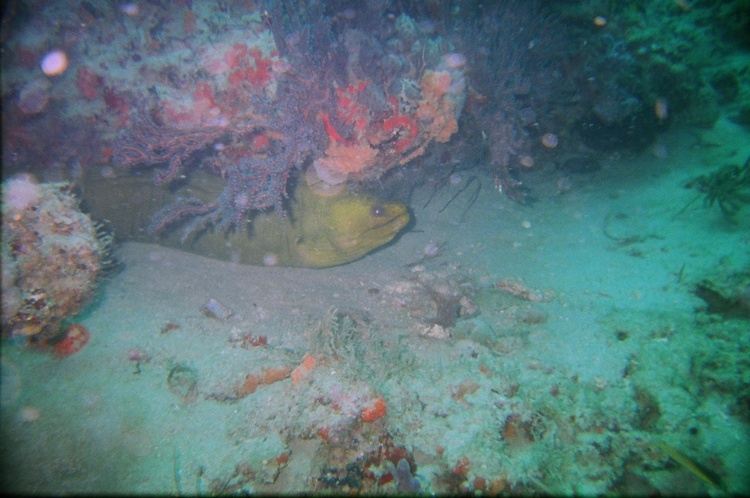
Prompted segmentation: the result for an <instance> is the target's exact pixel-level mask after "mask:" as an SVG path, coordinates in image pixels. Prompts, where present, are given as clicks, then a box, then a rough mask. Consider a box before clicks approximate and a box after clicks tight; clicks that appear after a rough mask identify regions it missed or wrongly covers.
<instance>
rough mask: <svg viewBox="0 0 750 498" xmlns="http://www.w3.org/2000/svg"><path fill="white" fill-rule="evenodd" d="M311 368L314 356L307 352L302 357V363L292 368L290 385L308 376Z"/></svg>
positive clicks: (294, 384) (313, 365)
mask: <svg viewBox="0 0 750 498" xmlns="http://www.w3.org/2000/svg"><path fill="white" fill-rule="evenodd" d="M313 368H315V358H313V357H312V356H310V355H309V354H305V356H303V357H302V363H300V364H299V366H297V368H295V369H294V370H292V374H291V375H292V385H293V386H296V385H297V384H299V383H300V382H301V381H303V380H305V379H307V378H309V377H310V374H311V372H312V370H313Z"/></svg>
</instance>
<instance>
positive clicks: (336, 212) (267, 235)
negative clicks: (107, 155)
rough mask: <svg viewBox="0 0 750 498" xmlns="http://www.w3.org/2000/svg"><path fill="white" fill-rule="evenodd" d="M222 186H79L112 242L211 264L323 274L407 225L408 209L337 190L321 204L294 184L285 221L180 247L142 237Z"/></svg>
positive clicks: (206, 179) (145, 182)
mask: <svg viewBox="0 0 750 498" xmlns="http://www.w3.org/2000/svg"><path fill="white" fill-rule="evenodd" d="M222 184H223V180H221V179H220V178H217V177H215V176H212V175H207V174H201V173H196V174H192V175H191V178H190V181H189V183H187V184H186V185H184V186H182V187H181V188H180V189H178V190H175V191H170V189H166V188H162V187H157V186H155V185H153V183H152V179H151V175H150V174H143V175H136V176H130V175H129V176H122V177H117V178H104V177H102V176H101V174H99V172H97V171H93V172H89V173H87V174H86V175H84V176H83V178H82V179H81V181H80V186H81V198H82V207H83V209H84V210H86V211H88V212H89V213H90V214H91V216H92V217H93V218H94V219H95V220H107V222H108V223H109V224H110V225H111V227H112V229H113V230H114V233H115V238H116V239H117V240H135V241H139V242H155V243H158V244H161V245H165V246H169V247H174V248H178V249H183V250H187V251H190V252H194V253H196V254H201V255H203V256H208V257H211V258H215V259H223V260H228V261H235V262H240V263H248V264H256V265H264V264H265V265H278V266H301V267H308V268H325V267H329V266H336V265H341V264H344V263H348V262H350V261H354V260H355V259H359V258H361V257H362V256H364V255H365V254H367V253H369V252H371V251H373V250H374V249H377V248H378V247H381V246H383V245H384V244H387V243H388V242H390V241H391V240H393V238H394V237H395V236H396V234H397V233H398V232H399V231H400V230H401V229H402V228H404V227H405V226H406V224H407V223H408V222H409V213H408V211H407V209H406V207H405V206H404V205H402V204H399V203H396V202H381V201H380V200H378V199H376V198H374V197H371V196H368V195H364V194H357V193H354V192H351V191H350V190H348V189H344V190H342V191H341V192H340V193H338V194H336V195H333V196H328V197H326V196H320V195H318V194H316V193H314V192H313V191H312V190H311V189H310V187H308V186H307V183H306V182H305V180H304V178H303V179H300V181H299V182H297V186H296V188H295V189H294V192H293V195H292V198H291V199H290V202H289V212H288V213H287V215H286V216H285V217H281V216H279V215H278V214H277V213H275V212H263V213H259V214H257V215H256V216H254V217H253V219H252V222H251V223H250V224H249V225H248V228H249V229H248V230H244V231H241V232H231V231H230V232H227V233H214V232H213V231H211V230H210V229H209V230H204V231H202V232H199V233H196V234H192V235H191V236H190V237H189V238H188V239H187V240H186V241H185V242H184V243H182V242H181V241H180V236H181V234H182V230H181V227H177V228H176V229H174V230H171V231H170V232H169V233H167V234H165V235H163V236H154V235H151V234H149V233H148V232H147V231H146V227H147V226H148V224H149V222H150V220H151V217H152V216H153V214H154V213H156V211H158V210H159V209H160V208H162V207H163V206H165V205H167V204H169V203H170V202H172V201H173V200H174V199H175V198H176V197H177V196H179V195H183V196H196V197H198V198H201V199H205V200H207V201H208V200H210V199H214V198H216V196H217V195H218V192H219V191H220V190H221V187H222Z"/></svg>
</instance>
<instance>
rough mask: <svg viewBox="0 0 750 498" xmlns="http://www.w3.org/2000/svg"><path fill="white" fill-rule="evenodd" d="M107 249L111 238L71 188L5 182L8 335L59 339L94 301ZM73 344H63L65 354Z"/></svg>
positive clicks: (24, 181)
mask: <svg viewBox="0 0 750 498" xmlns="http://www.w3.org/2000/svg"><path fill="white" fill-rule="evenodd" d="M107 249H108V242H107V239H106V238H104V239H103V238H101V237H100V236H98V234H97V229H96V226H95V225H94V223H93V222H92V221H91V219H90V218H89V217H88V216H86V215H84V214H83V213H81V212H80V211H79V210H78V201H77V200H76V198H75V197H74V196H73V193H72V190H71V185H70V184H68V183H46V184H45V183H41V184H40V183H37V182H36V181H35V180H34V179H33V178H32V177H30V176H29V175H22V176H17V177H14V178H11V179H9V180H7V181H6V182H4V183H3V240H2V294H3V309H2V324H3V332H4V334H7V335H10V336H27V337H33V338H34V340H35V341H37V340H41V341H43V340H46V339H49V338H51V337H53V336H55V335H56V334H57V333H58V329H59V326H60V324H61V323H62V321H63V320H64V319H66V318H68V317H70V316H72V315H75V314H76V313H78V312H79V311H80V310H81V308H82V307H83V306H84V305H85V304H86V302H87V301H88V300H89V299H90V298H91V296H92V294H93V290H94V286H95V283H96V280H97V277H98V276H99V274H100V272H101V270H102V268H103V266H104V264H105V260H106V255H107ZM80 336H81V334H79V339H78V340H77V342H78V343H80V341H81V337H80ZM74 342H76V341H74ZM73 346H75V344H74V345H71V347H70V348H67V349H66V348H65V347H63V346H61V347H62V348H63V350H64V351H63V353H64V354H63V356H65V355H67V354H69V353H70V351H72V349H75V348H74V347H73Z"/></svg>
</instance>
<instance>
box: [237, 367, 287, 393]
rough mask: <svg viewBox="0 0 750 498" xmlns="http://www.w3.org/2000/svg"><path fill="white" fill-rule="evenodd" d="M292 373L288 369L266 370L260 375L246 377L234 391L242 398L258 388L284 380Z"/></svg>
mask: <svg viewBox="0 0 750 498" xmlns="http://www.w3.org/2000/svg"><path fill="white" fill-rule="evenodd" d="M291 373H292V369H291V368H289V367H282V368H266V369H264V370H262V371H261V372H260V373H254V374H250V375H247V376H246V377H245V379H244V380H243V381H242V383H241V384H240V385H239V386H238V388H237V389H235V392H236V393H237V395H238V396H241V397H244V396H247V395H248V394H252V393H254V392H255V391H257V390H258V388H259V387H260V386H267V385H269V384H273V383H274V382H278V381H280V380H283V379H286V378H287V377H289V375H290V374H291Z"/></svg>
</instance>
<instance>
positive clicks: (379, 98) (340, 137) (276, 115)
mask: <svg viewBox="0 0 750 498" xmlns="http://www.w3.org/2000/svg"><path fill="white" fill-rule="evenodd" d="M277 8H279V9H280V8H282V7H280V6H278V7H277ZM316 8H317V7H315V6H311V7H310V9H309V10H308V11H306V10H303V11H301V12H296V13H294V14H293V15H292V14H289V13H284V12H272V13H271V15H272V16H274V19H275V20H274V22H273V23H270V25H269V26H268V29H265V28H266V27H265V26H264V28H263V29H261V28H258V29H257V30H256V32H255V33H254V36H251V37H247V36H244V37H243V38H242V40H243V41H242V42H240V39H241V38H240V37H239V36H235V37H231V36H230V37H229V40H228V41H226V40H225V41H224V42H223V43H221V44H219V45H218V46H217V47H215V48H212V49H210V50H204V51H203V54H202V56H201V57H199V59H198V61H197V63H198V64H199V65H200V66H201V70H200V71H197V72H193V73H191V76H182V77H181V76H177V75H175V74H173V73H170V72H167V74H166V77H167V79H168V81H167V82H163V83H160V86H159V88H160V89H161V90H162V91H159V92H158V97H157V98H156V100H155V101H154V99H153V98H152V99H150V100H149V99H145V98H141V99H135V103H134V105H133V106H132V114H133V115H134V116H135V117H134V119H133V121H134V123H135V124H133V125H132V126H129V127H127V128H125V129H123V130H122V131H121V132H120V133H119V134H118V135H119V136H118V138H117V140H116V141H115V142H114V146H113V153H114V156H113V157H114V162H115V163H116V164H117V165H119V166H120V167H123V168H128V169H130V170H136V169H137V168H142V167H153V166H161V165H162V164H167V168H166V169H164V170H160V171H159V172H158V173H157V174H156V177H155V183H157V184H158V185H164V186H167V185H168V184H172V183H179V182H180V181H181V179H183V178H184V176H183V175H187V174H188V169H189V168H190V167H191V166H194V165H197V164H200V165H202V166H204V167H205V168H206V169H207V170H208V171H210V172H212V173H214V174H217V175H220V176H221V177H222V178H223V179H224V180H225V181H226V186H225V188H224V189H223V191H222V192H221V194H220V195H219V196H218V197H217V198H216V199H214V200H205V199H199V198H197V197H184V198H181V199H178V200H177V201H175V202H174V203H172V204H170V205H168V206H165V207H164V209H162V210H161V211H159V212H158V213H157V214H156V215H155V216H154V218H153V220H152V223H151V225H150V227H149V230H150V231H151V232H152V233H155V234H158V233H162V232H164V231H166V230H168V229H170V228H172V227H173V226H175V225H178V224H186V227H185V234H186V237H187V236H188V235H190V234H192V233H198V232H201V231H202V230H203V229H204V228H206V227H213V228H214V230H215V231H225V230H235V231H242V230H243V229H245V228H246V225H247V222H248V220H249V219H250V218H252V213H253V212H257V211H261V210H265V209H268V208H271V207H273V208H274V209H275V210H276V211H278V212H284V211H285V206H284V199H285V197H286V196H287V187H288V182H289V178H290V176H291V175H293V174H294V172H295V171H297V170H305V169H310V171H311V175H308V177H309V178H312V181H313V182H322V184H323V187H325V186H329V187H330V186H336V185H340V184H343V183H345V182H353V181H360V180H367V179H376V178H378V177H380V176H381V175H382V174H383V173H385V172H386V171H388V170H389V169H391V168H393V167H395V166H399V165H403V164H406V163H408V162H409V161H411V160H412V159H414V158H416V157H418V156H421V155H423V154H424V152H425V150H426V149H427V147H428V146H429V145H430V143H432V142H439V143H443V142H447V141H448V140H449V139H450V138H451V136H452V135H453V134H454V133H455V132H456V131H457V129H458V119H459V117H460V115H461V111H462V110H463V106H464V102H465V100H466V93H467V85H466V82H465V79H464V74H463V71H464V67H463V63H462V62H461V61H464V60H465V59H462V57H461V56H457V55H456V54H451V49H452V46H451V44H450V43H449V42H448V41H447V40H445V39H443V38H441V37H439V36H434V35H431V34H430V33H427V32H425V31H423V30H422V29H421V28H419V26H417V25H416V24H415V23H414V22H413V20H411V19H410V18H408V16H405V15H403V16H402V18H401V19H400V23H399V26H401V27H402V28H403V27H404V26H411V29H400V30H397V31H396V32H390V31H386V30H385V29H386V28H385V27H375V28H376V29H374V30H373V29H372V28H373V26H366V25H364V24H362V25H360V26H358V25H355V24H354V23H350V24H337V25H335V26H332V24H331V23H332V19H331V18H330V16H327V15H324V14H323V13H322V12H318V11H317V10H316ZM319 14H320V15H321V16H322V17H320V18H318V17H317V16H318V15H319ZM362 22H363V23H365V22H366V20H363V21H362ZM297 23H301V25H302V26H305V27H304V29H301V28H300V26H298V25H297ZM298 28H300V29H301V30H300V31H297V30H298ZM365 28H370V31H366V30H365ZM331 30H333V31H331ZM233 40H236V41H237V42H236V43H235V42H233ZM290 40H294V41H295V43H294V44H292V43H289V42H290ZM338 40H343V43H339V42H338ZM386 52H387V53H388V55H387V56H384V53H386ZM85 69H86V68H85V67H84V68H81V69H80V70H79V72H78V76H77V80H76V84H77V86H78V87H79V90H80V91H81V93H82V96H83V98H84V99H88V100H92V99H97V98H98V96H99V92H98V89H99V88H100V87H102V86H104V88H107V87H106V82H104V81H101V79H100V78H97V77H96V75H95V74H93V73H92V72H91V71H89V70H86V71H84V70H85ZM161 71H164V69H162V70H161ZM175 71H176V70H175ZM182 73H183V74H184V71H183V72H182ZM160 74H161V73H160ZM308 74H315V75H316V77H315V78H313V79H310V78H308V77H307V75H308ZM180 78H182V79H180ZM177 80H179V84H176V85H169V84H167V83H170V82H172V81H175V82H176V81H177ZM138 91H140V90H138ZM104 93H106V92H104ZM113 93H115V94H116V93H117V92H113ZM102 98H106V95H103V97H102ZM109 100H110V101H111V102H113V103H112V104H111V105H110V106H109V107H110V108H111V109H112V110H114V111H115V112H119V111H120V110H122V109H124V107H126V106H127V99H126V98H125V97H117V96H116V95H115V96H112V97H111V98H110V99H109Z"/></svg>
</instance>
